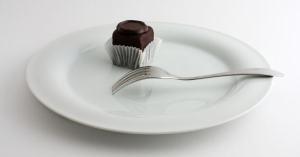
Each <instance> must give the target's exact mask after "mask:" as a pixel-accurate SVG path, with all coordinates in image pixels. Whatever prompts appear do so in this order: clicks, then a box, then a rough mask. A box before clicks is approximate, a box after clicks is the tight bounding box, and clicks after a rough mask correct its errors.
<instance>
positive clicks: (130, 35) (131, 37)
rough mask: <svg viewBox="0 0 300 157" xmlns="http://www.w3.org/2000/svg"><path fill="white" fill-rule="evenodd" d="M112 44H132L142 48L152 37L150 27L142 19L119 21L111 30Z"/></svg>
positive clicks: (152, 33)
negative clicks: (113, 29)
mask: <svg viewBox="0 0 300 157" xmlns="http://www.w3.org/2000/svg"><path fill="white" fill-rule="evenodd" d="M112 39H113V45H125V46H133V47H136V48H139V49H142V50H144V49H145V47H146V46H147V45H148V44H149V43H150V42H151V41H153V39H154V32H153V29H152V27H150V26H147V25H146V24H145V23H144V22H142V21H135V20H127V21H123V22H120V23H119V24H118V25H117V28H116V30H115V31H114V32H113V37H112Z"/></svg>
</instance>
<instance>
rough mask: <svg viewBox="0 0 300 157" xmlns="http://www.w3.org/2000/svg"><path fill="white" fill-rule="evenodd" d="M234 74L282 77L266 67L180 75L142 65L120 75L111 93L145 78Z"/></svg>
mask: <svg viewBox="0 0 300 157" xmlns="http://www.w3.org/2000/svg"><path fill="white" fill-rule="evenodd" d="M234 75H253V76H259V77H274V76H277V77H282V76H283V74H282V73H280V72H278V71H274V70H271V69H267V68H247V69H237V70H231V71H227V72H221V73H215V74H210V75H202V76H195V77H180V76H176V75H173V74H170V73H169V72H167V71H166V70H164V69H162V68H159V67H155V66H144V67H141V68H138V69H136V70H133V71H130V72H128V73H126V74H125V75H124V76H122V77H121V78H120V79H119V80H118V81H117V82H116V83H115V84H114V85H113V86H112V94H115V93H116V92H118V91H119V90H121V89H122V88H124V87H126V86H128V85H130V84H132V83H135V82H137V81H141V80H145V79H174V80H199V79H207V78H214V77H223V76H234Z"/></svg>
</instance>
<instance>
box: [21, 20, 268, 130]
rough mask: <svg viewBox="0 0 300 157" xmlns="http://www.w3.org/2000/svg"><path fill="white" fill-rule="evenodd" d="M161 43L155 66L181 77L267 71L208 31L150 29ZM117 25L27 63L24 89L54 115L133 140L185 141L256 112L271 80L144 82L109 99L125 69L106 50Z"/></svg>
mask: <svg viewBox="0 0 300 157" xmlns="http://www.w3.org/2000/svg"><path fill="white" fill-rule="evenodd" d="M149 24H150V25H151V26H153V28H154V30H155V35H156V36H157V37H160V38H161V39H162V40H163V41H162V44H161V46H160V50H159V52H157V53H156V54H155V58H154V60H155V61H154V63H153V65H156V66H159V67H162V68H164V69H166V70H168V71H169V72H171V73H174V74H177V75H182V76H195V75H202V74H211V73H216V72H223V71H227V70H230V69H240V68H255V67H264V68H268V67H269V66H268V64H267V63H266V61H265V60H264V58H263V57H262V56H261V55H260V54H259V53H257V52H256V51H255V50H254V49H252V48H251V47H249V46H247V45H246V44H244V43H242V42H241V41H239V40H237V39H234V38H232V37H229V36H227V35H224V34H221V33H218V32H215V31H211V30H208V29H204V28H198V27H193V26H186V25H181V24H170V23H149ZM114 29H115V24H113V25H105V26H99V27H95V28H90V29H86V30H82V31H78V32H74V33H71V34H68V35H66V36H64V37H62V38H59V39H57V40H55V41H54V42H52V43H50V44H49V45H48V46H46V47H45V48H44V49H42V50H40V52H39V53H38V54H36V55H35V56H34V57H32V59H31V60H30V62H29V65H28V67H27V82H28V85H29V87H30V89H31V91H32V93H33V94H34V95H35V97H36V98H37V99H39V100H40V101H41V102H42V103H43V104H44V105H45V106H46V107H48V108H49V109H51V110H52V111H54V112H56V113H58V114H60V115H62V116H64V117H66V118H68V119H71V120H73V121H76V122H79V123H81V124H85V125H88V126H91V127H95V128H100V129H105V130H110V131H116V132H124V133H134V134H168V133H181V132H189V131H195V130H199V129H204V128H208V127H212V126H216V125H219V124H222V123H225V122H228V121H230V120H233V119H235V118H237V117H239V116H241V115H243V114H244V113H246V112H247V111H249V110H250V109H252V108H253V107H254V106H255V105H256V104H257V103H258V102H259V101H260V100H261V99H262V98H263V96H264V95H265V94H266V92H267V91H268V89H269V87H270V85H271V81H272V79H271V78H255V77H249V76H248V77H223V78H214V79H207V80H198V81H178V80H177V81H176V80H145V81H141V82H138V83H136V84H133V85H131V86H128V87H126V88H124V89H123V90H121V91H120V92H119V93H117V94H115V95H112V94H111V86H112V84H113V83H114V82H115V81H117V80H118V79H119V78H120V77H121V76H122V75H123V74H124V73H125V72H127V71H128V69H124V68H120V67H116V66H113V65H112V63H111V61H110V58H109V55H108V54H107V53H106V51H105V48H104V44H105V42H106V41H107V40H108V39H109V38H110V37H111V34H112V32H113V30H114Z"/></svg>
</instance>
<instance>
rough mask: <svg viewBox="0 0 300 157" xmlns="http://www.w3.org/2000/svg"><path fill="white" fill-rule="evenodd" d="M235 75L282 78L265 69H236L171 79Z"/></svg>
mask: <svg viewBox="0 0 300 157" xmlns="http://www.w3.org/2000/svg"><path fill="white" fill-rule="evenodd" d="M235 75H254V76H261V77H282V76H283V74H282V73H280V72H278V71H275V70H271V69H266V68H249V69H237V70H231V71H227V72H221V73H216V74H210V75H202V76H195V77H180V76H174V77H172V79H177V80H198V79H206V78H214V77H223V76H235Z"/></svg>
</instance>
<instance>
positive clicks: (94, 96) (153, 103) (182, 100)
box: [68, 40, 235, 117]
mask: <svg viewBox="0 0 300 157" xmlns="http://www.w3.org/2000/svg"><path fill="white" fill-rule="evenodd" d="M153 65H156V66H159V67H162V68H164V69H166V70H168V71H169V72H171V73H174V74H177V75H180V76H196V75H203V74H210V73H214V72H221V71H226V70H228V69H229V68H228V66H227V64H226V63H225V62H224V60H222V59H221V58H219V57H218V56H215V55H212V53H210V52H208V51H206V50H203V49H201V47H197V46H194V45H188V44H185V43H179V42H176V41H171V40H164V41H163V43H162V45H161V48H160V51H159V52H158V53H157V54H156V56H155V62H154V63H153ZM127 71H128V70H127V69H124V68H119V67H116V66H113V65H112V64H111V62H110V59H109V57H108V55H107V54H106V52H105V50H104V49H103V48H102V47H99V48H97V49H93V50H90V51H87V52H84V53H81V55H80V56H79V57H78V58H77V60H76V61H75V62H74V63H73V65H72V66H71V67H70V70H69V73H68V79H69V83H70V86H71V87H72V88H73V90H74V92H75V93H76V94H77V96H78V97H80V98H81V99H82V100H84V101H85V102H87V103H86V104H89V105H92V106H93V107H97V108H99V110H102V111H105V112H107V113H110V114H114V115H117V116H134V117H143V116H164V115H169V116H170V115H176V116H178V115H185V114H189V113H191V112H199V111H203V110H205V109H207V108H209V107H212V106H214V105H217V102H218V101H220V100H221V99H222V98H223V97H225V96H226V94H227V93H228V92H229V91H230V89H232V87H233V86H234V84H235V79H234V78H232V77H225V78H215V79H207V80H198V81H177V80H145V81H141V82H138V83H135V84H133V85H131V86H128V87H126V88H124V89H123V90H121V91H120V92H119V93H117V94H115V95H111V86H112V84H113V83H114V82H115V81H116V80H118V79H119V78H120V77H121V76H122V75H123V74H124V73H125V72H127ZM112 102H113V103H112Z"/></svg>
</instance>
